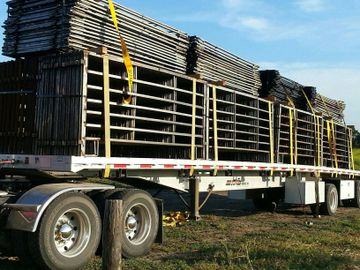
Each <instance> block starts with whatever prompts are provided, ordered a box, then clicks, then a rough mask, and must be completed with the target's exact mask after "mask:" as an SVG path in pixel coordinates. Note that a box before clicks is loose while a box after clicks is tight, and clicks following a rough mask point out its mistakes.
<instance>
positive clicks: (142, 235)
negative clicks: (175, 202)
mask: <svg viewBox="0 0 360 270" xmlns="http://www.w3.org/2000/svg"><path fill="white" fill-rule="evenodd" d="M151 218H152V217H151V215H150V211H149V209H148V208H147V207H146V206H145V205H144V204H136V205H134V206H132V207H131V208H130V209H129V211H128V212H127V213H126V215H125V219H124V228H125V236H126V239H127V241H129V242H131V243H132V244H133V245H141V244H142V243H143V242H145V241H146V239H147V238H148V236H149V234H150V231H151Z"/></svg>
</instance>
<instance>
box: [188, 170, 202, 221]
mask: <svg viewBox="0 0 360 270" xmlns="http://www.w3.org/2000/svg"><path fill="white" fill-rule="evenodd" d="M189 181H190V183H189V184H190V185H189V187H190V190H189V191H190V196H191V205H190V207H191V218H192V219H194V220H200V207H199V206H200V192H199V190H200V188H199V185H200V180H199V179H198V178H197V177H191V178H190V179H189Z"/></svg>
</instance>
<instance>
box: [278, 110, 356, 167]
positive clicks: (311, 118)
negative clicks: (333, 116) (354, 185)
mask: <svg viewBox="0 0 360 270" xmlns="http://www.w3.org/2000/svg"><path fill="white" fill-rule="evenodd" d="M276 108H277V109H276V111H277V113H276V116H277V120H276V124H275V129H276V135H275V138H276V139H277V140H278V141H277V142H275V154H276V157H277V160H278V162H281V163H288V164H298V165H312V166H313V165H315V166H326V167H330V168H343V169H351V145H350V143H349V142H350V140H351V136H350V132H351V131H350V130H349V128H348V127H347V126H345V125H343V124H337V123H335V122H334V121H332V120H326V119H324V118H323V117H322V116H319V115H313V114H311V113H309V112H305V111H302V110H294V108H292V107H288V106H285V105H280V104H277V105H276Z"/></svg>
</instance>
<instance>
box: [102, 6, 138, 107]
mask: <svg viewBox="0 0 360 270" xmlns="http://www.w3.org/2000/svg"><path fill="white" fill-rule="evenodd" d="M108 2H109V10H110V13H111V18H112V20H113V23H114V26H115V29H116V31H117V33H118V34H119V38H120V43H121V50H122V56H123V59H124V64H125V67H126V72H127V75H128V84H129V92H128V94H129V95H128V96H127V97H124V98H123V100H122V102H123V103H124V104H130V103H131V94H132V90H133V81H134V67H133V65H132V63H131V59H130V54H129V50H128V48H127V46H126V43H125V40H124V38H123V36H122V35H121V33H120V30H119V23H118V19H117V16H116V11H115V6H114V3H113V1H112V0H108Z"/></svg>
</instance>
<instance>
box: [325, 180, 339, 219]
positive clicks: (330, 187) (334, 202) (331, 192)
mask: <svg viewBox="0 0 360 270" xmlns="http://www.w3.org/2000/svg"><path fill="white" fill-rule="evenodd" d="M338 206H339V195H338V191H337V189H336V186H335V185H334V184H326V185H325V202H324V203H322V204H321V206H320V213H321V214H323V215H328V216H333V215H335V214H336V210H337V208H338Z"/></svg>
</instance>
